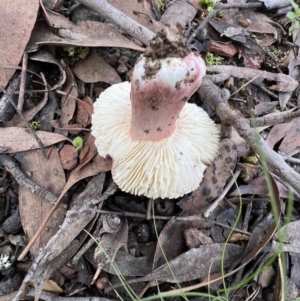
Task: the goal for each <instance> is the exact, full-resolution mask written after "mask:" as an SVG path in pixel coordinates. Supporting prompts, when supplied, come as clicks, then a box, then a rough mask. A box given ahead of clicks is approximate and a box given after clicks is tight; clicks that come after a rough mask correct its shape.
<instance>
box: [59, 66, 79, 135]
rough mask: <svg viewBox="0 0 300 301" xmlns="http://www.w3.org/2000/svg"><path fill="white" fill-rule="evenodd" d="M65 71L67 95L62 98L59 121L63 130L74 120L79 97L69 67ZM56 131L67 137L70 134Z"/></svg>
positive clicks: (64, 131)
mask: <svg viewBox="0 0 300 301" xmlns="http://www.w3.org/2000/svg"><path fill="white" fill-rule="evenodd" d="M65 71H66V75H67V79H66V81H65V84H64V86H63V91H64V92H65V95H63V97H62V98H61V117H60V119H59V123H60V126H61V127H62V128H67V127H68V124H69V121H70V120H71V119H72V118H73V115H74V113H75V109H76V98H77V96H78V90H77V85H76V81H75V78H74V76H73V73H72V71H71V69H70V68H69V67H68V66H65ZM56 131H57V132H59V133H61V134H62V135H65V136H67V134H68V131H67V130H56Z"/></svg>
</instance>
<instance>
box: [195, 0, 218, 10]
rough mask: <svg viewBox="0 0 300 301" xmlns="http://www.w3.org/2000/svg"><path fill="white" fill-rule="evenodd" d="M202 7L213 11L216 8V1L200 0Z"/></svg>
mask: <svg viewBox="0 0 300 301" xmlns="http://www.w3.org/2000/svg"><path fill="white" fill-rule="evenodd" d="M199 5H200V7H202V8H204V9H206V10H207V11H208V12H211V11H212V10H213V9H214V6H215V1H214V0H199Z"/></svg>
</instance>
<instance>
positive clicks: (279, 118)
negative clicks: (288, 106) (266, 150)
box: [248, 110, 300, 127]
mask: <svg viewBox="0 0 300 301" xmlns="http://www.w3.org/2000/svg"><path fill="white" fill-rule="evenodd" d="M297 117H300V110H298V111H295V112H282V113H279V114H276V115H272V116H264V117H258V118H249V119H248V121H249V123H250V126H251V127H261V126H266V125H275V124H280V123H287V122H290V121H291V120H293V119H294V118H297Z"/></svg>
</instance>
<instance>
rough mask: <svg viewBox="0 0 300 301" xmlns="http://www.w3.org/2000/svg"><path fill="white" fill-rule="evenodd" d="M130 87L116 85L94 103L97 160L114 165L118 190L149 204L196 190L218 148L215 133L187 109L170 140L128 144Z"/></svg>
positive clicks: (189, 106) (209, 123)
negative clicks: (108, 160) (151, 200)
mask: <svg viewBox="0 0 300 301" xmlns="http://www.w3.org/2000/svg"><path fill="white" fill-rule="evenodd" d="M130 90H131V85H130V83H129V82H123V83H120V84H115V85H113V86H111V87H109V88H108V89H106V90H105V91H104V92H102V93H101V94H100V97H99V98H98V99H97V100H96V102H95V103H94V114H93V115H92V135H93V136H94V137H95V145H96V147H97V150H98V153H99V155H100V156H102V157H106V156H107V155H109V156H110V157H111V158H112V160H113V165H112V176H113V179H114V181H115V183H116V184H117V185H118V186H119V187H120V189H121V190H123V191H125V192H129V193H132V194H135V195H145V196H147V197H149V198H159V197H160V198H178V197H181V196H183V195H184V194H186V193H189V192H191V191H193V190H195V189H196V188H197V187H198V186H199V184H200V182H201V180H202V177H203V173H204V171H205V169H206V167H207V166H208V165H210V164H211V162H212V161H213V159H214V158H215V156H216V154H217V151H218V147H219V131H218V129H217V127H216V125H215V123H214V122H213V121H212V120H211V119H210V118H209V116H208V115H207V113H206V112H205V111H204V110H202V109H201V108H200V107H198V106H196V105H194V104H189V103H186V104H185V106H184V107H183V109H182V111H181V112H180V114H179V117H178V119H177V121H176V129H175V131H174V132H173V134H172V136H170V137H168V138H165V139H162V140H161V141H155V142H153V141H133V140H132V139H131V138H130V120H131V101H130Z"/></svg>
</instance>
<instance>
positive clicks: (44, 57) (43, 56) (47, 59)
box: [29, 50, 66, 90]
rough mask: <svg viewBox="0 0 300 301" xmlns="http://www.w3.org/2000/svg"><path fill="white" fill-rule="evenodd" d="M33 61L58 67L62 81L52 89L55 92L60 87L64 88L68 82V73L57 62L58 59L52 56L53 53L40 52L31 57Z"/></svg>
mask: <svg viewBox="0 0 300 301" xmlns="http://www.w3.org/2000/svg"><path fill="white" fill-rule="evenodd" d="M29 58H30V59H31V60H32V61H38V62H44V63H48V64H54V65H55V66H57V68H58V70H59V73H60V79H59V81H58V82H57V83H56V84H55V85H54V86H53V87H51V88H50V89H51V90H55V89H57V88H58V87H60V86H62V85H63V84H64V83H65V81H66V72H65V70H64V69H63V68H62V66H61V64H60V63H59V62H58V61H57V60H56V58H55V57H54V56H53V55H52V53H50V52H48V51H46V50H39V51H38V52H36V53H34V54H32V55H30V57H29Z"/></svg>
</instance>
